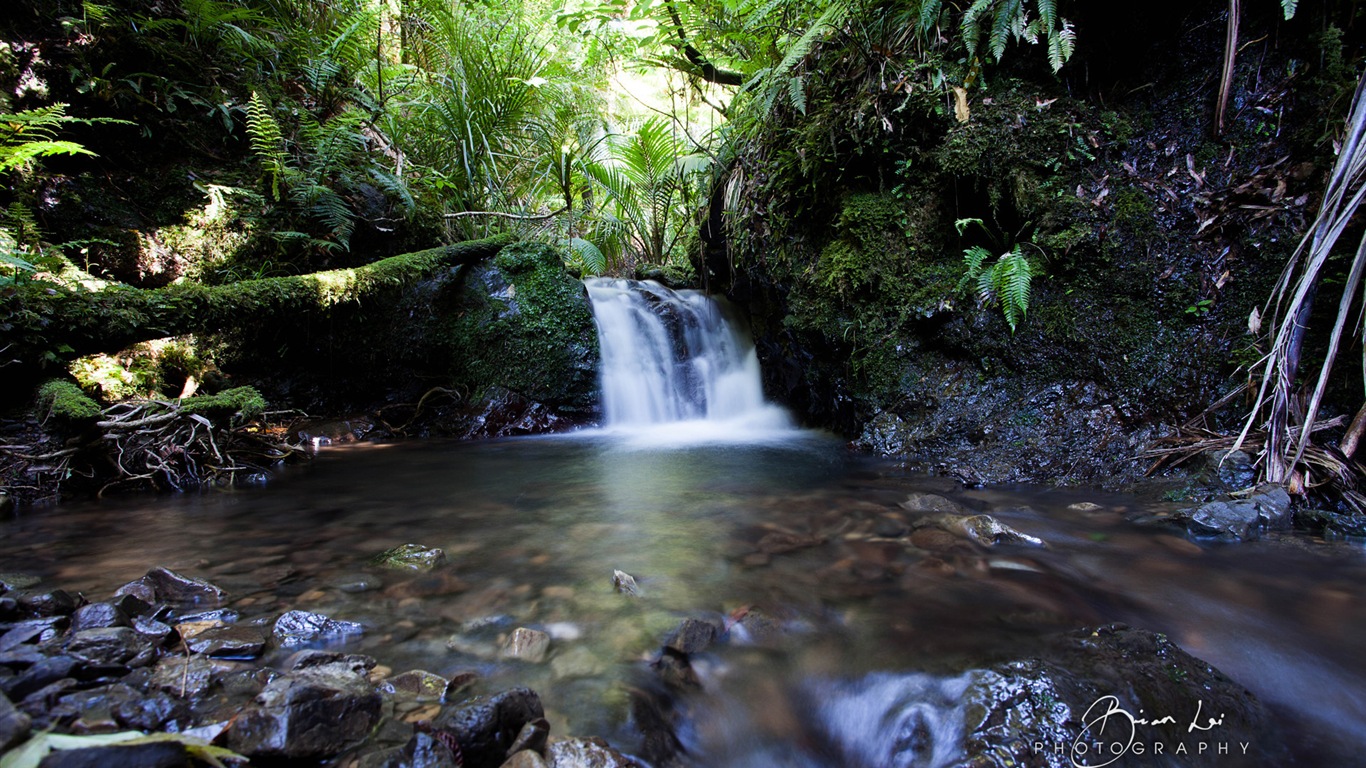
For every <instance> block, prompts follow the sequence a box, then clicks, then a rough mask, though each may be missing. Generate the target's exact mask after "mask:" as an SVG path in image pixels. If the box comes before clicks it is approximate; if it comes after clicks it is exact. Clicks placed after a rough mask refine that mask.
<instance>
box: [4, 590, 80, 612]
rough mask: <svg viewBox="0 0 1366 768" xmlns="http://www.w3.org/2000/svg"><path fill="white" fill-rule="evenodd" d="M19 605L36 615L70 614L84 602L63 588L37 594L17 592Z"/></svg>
mask: <svg viewBox="0 0 1366 768" xmlns="http://www.w3.org/2000/svg"><path fill="white" fill-rule="evenodd" d="M15 599H16V600H18V601H19V607H20V608H22V609H23V610H25V611H29V612H30V613H32V614H34V615H36V616H70V615H71V614H72V613H73V612H74V611H75V610H76V608H78V607H79V606H81V605H83V604H84V603H85V601H84V600H78V599H77V598H74V597H72V596H71V595H70V594H68V593H67V591H66V590H64V589H54V590H52V591H51V592H40V593H38V594H19V595H17V596H16V597H15Z"/></svg>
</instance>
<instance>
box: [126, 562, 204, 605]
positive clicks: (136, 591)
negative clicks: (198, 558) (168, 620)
mask: <svg viewBox="0 0 1366 768" xmlns="http://www.w3.org/2000/svg"><path fill="white" fill-rule="evenodd" d="M114 595H115V596H116V597H122V596H124V595H132V596H133V597H136V598H137V599H139V600H141V601H143V602H144V603H147V604H149V605H151V604H154V603H171V604H173V605H193V604H201V603H208V604H211V605H217V604H219V603H221V602H223V599H224V598H225V597H227V593H225V592H224V591H223V590H221V589H219V588H218V587H216V586H214V585H213V584H210V583H209V582H207V581H204V580H203V579H196V578H193V577H190V576H184V575H182V574H179V573H176V572H175V571H172V570H169V569H166V568H153V569H152V570H150V571H148V572H147V575H146V576H143V577H142V578H141V579H138V580H137V581H134V582H129V583H128V584H125V585H123V586H122V587H119V589H118V591H116V592H115V593H114Z"/></svg>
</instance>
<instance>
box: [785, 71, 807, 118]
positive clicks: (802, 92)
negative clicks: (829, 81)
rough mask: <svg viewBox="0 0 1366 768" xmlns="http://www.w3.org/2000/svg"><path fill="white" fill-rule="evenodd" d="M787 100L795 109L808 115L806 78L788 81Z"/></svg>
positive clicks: (797, 77) (793, 78)
mask: <svg viewBox="0 0 1366 768" xmlns="http://www.w3.org/2000/svg"><path fill="white" fill-rule="evenodd" d="M787 98H788V101H789V102H790V103H791V104H792V108H793V109H795V110H797V111H798V112H800V113H802V114H803V115H805V114H806V78H804V77H802V76H800V75H798V76H796V77H792V78H790V79H789V80H788V81H787Z"/></svg>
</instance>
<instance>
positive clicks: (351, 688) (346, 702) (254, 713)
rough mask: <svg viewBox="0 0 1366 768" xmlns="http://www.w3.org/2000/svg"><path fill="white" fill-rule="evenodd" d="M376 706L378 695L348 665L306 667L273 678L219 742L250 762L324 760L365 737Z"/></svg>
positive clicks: (377, 711) (374, 718)
mask: <svg viewBox="0 0 1366 768" xmlns="http://www.w3.org/2000/svg"><path fill="white" fill-rule="evenodd" d="M380 705H381V701H380V695H379V692H378V691H376V690H375V688H374V686H373V685H371V684H370V681H369V680H368V679H366V677H365V676H364V675H363V674H360V673H358V672H356V671H355V670H354V669H352V668H351V667H350V666H348V665H345V664H324V665H321V666H317V667H309V668H307V669H303V670H296V671H294V672H291V673H289V674H288V675H286V676H284V677H280V678H277V679H275V680H272V681H271V682H270V684H269V685H267V686H266V688H265V690H263V691H262V692H261V694H260V695H259V696H257V697H256V703H255V704H253V705H252V706H250V707H248V708H246V709H245V710H243V711H242V712H241V713H239V714H238V715H237V717H236V718H234V719H233V721H232V724H231V725H230V726H229V727H228V729H227V730H226V731H224V733H223V736H222V739H223V740H224V743H226V745H227V746H228V748H229V749H231V750H233V751H234V752H238V753H240V754H243V755H246V756H247V757H251V758H264V759H279V758H284V759H289V760H306V759H322V758H326V757H331V756H333V755H336V754H338V753H340V752H342V751H343V750H345V749H346V748H348V747H350V746H352V745H354V744H356V743H358V742H359V741H361V740H362V739H364V738H365V736H366V735H367V734H368V733H369V732H370V729H371V728H372V727H374V725H375V723H376V722H378V721H379V717H380Z"/></svg>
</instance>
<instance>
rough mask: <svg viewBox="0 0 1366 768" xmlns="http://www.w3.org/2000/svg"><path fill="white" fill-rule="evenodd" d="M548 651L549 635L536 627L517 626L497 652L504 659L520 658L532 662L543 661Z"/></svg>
mask: <svg viewBox="0 0 1366 768" xmlns="http://www.w3.org/2000/svg"><path fill="white" fill-rule="evenodd" d="M549 652H550V635H547V634H546V633H544V632H541V631H540V630H536V629H527V628H526V627H518V628H517V629H514V630H513V631H512V634H511V635H509V636H508V639H507V641H505V642H504V643H503V646H502V648H501V649H500V651H499V653H500V654H501V655H502V657H503V658H505V659H521V660H522V661H529V662H531V663H532V664H539V663H541V662H542V661H545V657H546V654H547V653H549Z"/></svg>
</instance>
